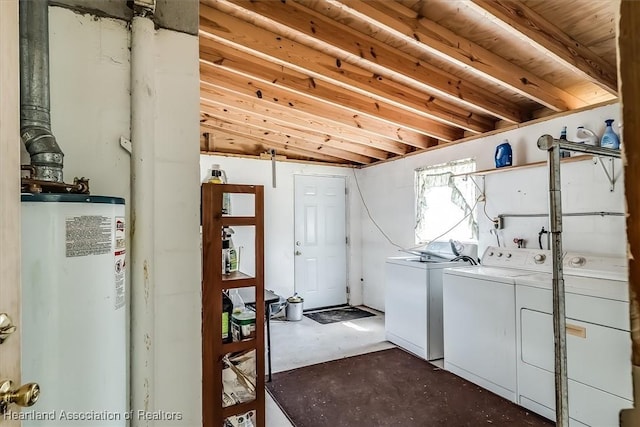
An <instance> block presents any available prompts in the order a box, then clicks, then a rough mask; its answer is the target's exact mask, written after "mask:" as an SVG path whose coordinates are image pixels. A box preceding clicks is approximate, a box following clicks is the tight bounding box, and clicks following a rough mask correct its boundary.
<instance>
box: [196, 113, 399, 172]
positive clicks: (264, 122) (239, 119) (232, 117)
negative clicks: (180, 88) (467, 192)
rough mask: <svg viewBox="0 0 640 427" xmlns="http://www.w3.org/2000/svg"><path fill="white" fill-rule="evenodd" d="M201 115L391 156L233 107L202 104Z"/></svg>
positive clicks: (379, 156)
mask: <svg viewBox="0 0 640 427" xmlns="http://www.w3.org/2000/svg"><path fill="white" fill-rule="evenodd" d="M200 112H201V115H204V118H205V119H206V118H208V117H213V118H217V119H220V120H224V121H228V122H231V123H236V124H241V125H242V124H244V125H246V126H250V127H253V128H254V129H258V130H265V129H269V130H270V131H273V132H276V133H281V134H285V135H289V136H292V137H296V138H300V139H303V140H305V141H307V142H309V143H312V144H324V145H326V146H328V147H333V148H337V149H339V150H345V151H349V152H351V153H356V154H362V155H364V156H368V157H373V158H374V159H378V160H383V159H386V158H388V157H389V153H388V152H386V151H382V150H379V149H377V148H374V147H369V146H365V145H361V144H356V143H352V142H349V141H345V140H344V139H339V138H335V137H333V136H331V135H328V134H319V133H317V132H311V131H309V130H307V129H301V128H300V127H298V126H295V125H291V124H288V123H285V124H283V123H281V122H279V121H278V120H274V119H273V118H270V117H268V116H259V115H256V114H253V113H251V114H247V113H246V112H244V111H240V110H238V109H236V108H233V107H224V106H213V105H202V104H201V105H200Z"/></svg>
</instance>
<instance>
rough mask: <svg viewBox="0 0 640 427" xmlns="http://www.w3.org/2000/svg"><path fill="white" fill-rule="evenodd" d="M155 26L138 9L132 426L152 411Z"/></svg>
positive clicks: (134, 28) (133, 35)
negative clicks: (141, 415) (143, 413)
mask: <svg viewBox="0 0 640 427" xmlns="http://www.w3.org/2000/svg"><path fill="white" fill-rule="evenodd" d="M154 38H155V29H154V23H153V21H152V20H151V19H150V18H149V17H147V16H144V15H142V14H138V13H136V15H135V16H134V17H133V20H132V23H131V140H132V145H133V148H132V153H131V223H132V224H131V240H132V242H131V243H132V244H131V251H132V254H131V264H132V265H131V274H132V278H131V410H133V417H132V418H133V419H132V423H131V425H132V426H133V427H138V426H148V425H149V420H145V419H144V418H142V419H139V418H138V417H137V411H139V410H143V411H153V410H154V403H153V391H154V384H153V383H154V373H155V372H154V344H155V341H154V340H155V335H154V321H155V319H154V288H155V282H154V270H155V259H154V255H155V254H154V249H155V240H154V222H155V215H154V208H155V205H154V202H155V196H154V195H155V188H154V187H155V185H154V184H155V179H154V178H155V170H154V169H155V168H154V165H155V148H154V143H155V141H154V139H155V138H154V136H155V135H154V128H155V93H156V88H155V66H154V65H155V63H154V52H155V48H154Z"/></svg>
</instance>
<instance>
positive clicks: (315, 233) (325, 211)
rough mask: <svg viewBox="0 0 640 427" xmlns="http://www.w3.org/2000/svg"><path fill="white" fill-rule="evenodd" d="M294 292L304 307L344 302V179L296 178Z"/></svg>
mask: <svg viewBox="0 0 640 427" xmlns="http://www.w3.org/2000/svg"><path fill="white" fill-rule="evenodd" d="M294 184H295V185H294V187H295V202H294V205H295V206H294V210H295V242H294V248H293V250H294V253H295V257H294V258H295V291H296V292H297V293H298V294H299V295H300V296H302V297H303V298H304V306H303V307H304V308H305V310H306V309H310V308H319V307H329V306H334V305H341V304H346V303H347V230H346V210H345V205H346V204H345V201H346V194H345V179H344V178H343V177H330V176H310V175H296V176H295V177H294Z"/></svg>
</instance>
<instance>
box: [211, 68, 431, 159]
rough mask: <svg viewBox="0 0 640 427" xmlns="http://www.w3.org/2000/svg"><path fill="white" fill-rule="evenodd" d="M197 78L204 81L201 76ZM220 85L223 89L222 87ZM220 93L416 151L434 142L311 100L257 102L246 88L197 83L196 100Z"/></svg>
mask: <svg viewBox="0 0 640 427" xmlns="http://www.w3.org/2000/svg"><path fill="white" fill-rule="evenodd" d="M200 77H201V78H206V76H204V75H201V76H200ZM222 85H224V87H223V86H222ZM222 90H228V91H231V92H232V93H234V94H236V95H242V96H243V97H244V98H243V99H248V98H251V99H252V102H254V103H255V104H256V105H260V106H263V107H264V108H276V109H281V110H282V109H283V110H284V112H285V114H286V113H289V114H291V115H296V114H299V113H300V114H301V117H303V118H304V117H305V115H306V116H315V118H316V120H317V121H322V123H326V122H327V121H328V122H329V123H336V124H337V125H338V126H345V127H346V128H348V129H351V130H353V131H357V130H361V131H362V133H363V134H364V135H372V136H374V137H382V138H389V139H394V140H396V141H402V142H404V143H406V144H407V145H410V146H412V147H416V148H428V147H430V146H433V145H436V144H437V140H436V139H434V138H431V137H428V136H426V135H423V134H420V133H417V132H414V131H411V130H406V129H403V128H400V127H397V126H393V125H391V124H389V123H386V122H383V121H381V120H376V119H373V118H369V117H367V116H365V115H359V114H353V113H352V112H349V111H348V110H345V109H340V108H333V106H326V105H324V104H322V103H320V102H317V101H315V100H309V101H307V100H300V99H298V98H295V97H290V96H287V94H285V93H283V94H280V95H281V96H280V97H278V98H269V97H265V96H263V97H262V98H258V97H257V96H256V93H255V91H254V90H251V88H247V87H245V86H244V85H243V86H240V87H230V84H229V83H227V81H226V80H217V84H216V80H215V79H209V80H201V82H200V96H201V97H203V98H207V99H211V100H214V101H215V99H216V96H217V95H218V93H219V91H222ZM276 93H277V92H276Z"/></svg>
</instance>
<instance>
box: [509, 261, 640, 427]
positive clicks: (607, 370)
mask: <svg viewBox="0 0 640 427" xmlns="http://www.w3.org/2000/svg"><path fill="white" fill-rule="evenodd" d="M626 266H627V262H626V259H624V258H612V257H605V256H597V255H592V254H583V253H573V252H568V253H567V254H566V255H565V257H564V261H563V270H564V283H565V309H566V324H567V325H566V337H567V371H568V386H569V389H568V395H569V417H570V425H571V426H592V427H614V426H618V425H619V418H618V417H619V412H620V411H621V410H622V409H626V408H631V407H632V406H633V389H632V380H631V336H630V332H629V297H628V293H629V290H628V283H627V267H626ZM552 303H553V297H552V279H551V275H550V274H534V275H527V276H520V277H517V278H516V340H517V344H518V345H517V385H518V387H517V395H518V400H517V403H518V404H520V405H521V406H523V407H525V408H527V409H529V410H531V411H533V412H536V413H538V414H540V415H542V416H545V417H547V418H549V419H551V420H555V376H554V360H555V359H554V338H553V315H552Z"/></svg>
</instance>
